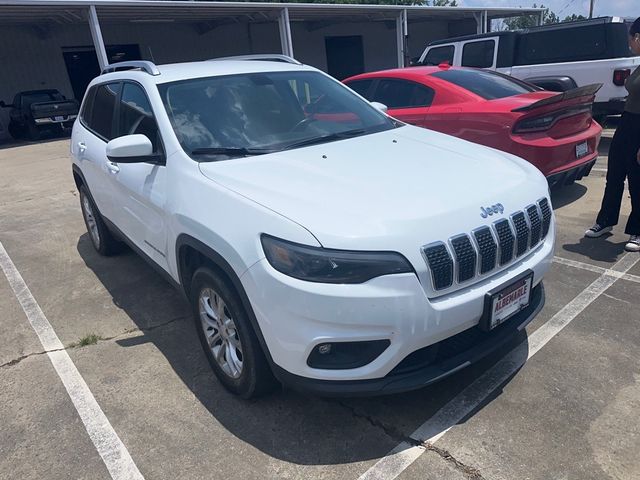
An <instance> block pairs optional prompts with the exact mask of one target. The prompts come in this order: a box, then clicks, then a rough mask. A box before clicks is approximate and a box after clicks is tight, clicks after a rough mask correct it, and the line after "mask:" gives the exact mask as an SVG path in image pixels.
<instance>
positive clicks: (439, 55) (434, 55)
mask: <svg viewBox="0 0 640 480" xmlns="http://www.w3.org/2000/svg"><path fill="white" fill-rule="evenodd" d="M454 53H455V47H454V46H453V45H446V46H444V47H435V48H432V49H431V50H429V52H428V53H427V56H426V57H425V59H424V62H422V64H423V65H440V64H441V63H445V62H446V63H448V64H449V65H453V55H454Z"/></svg>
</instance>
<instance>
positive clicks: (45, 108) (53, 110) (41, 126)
mask: <svg viewBox="0 0 640 480" xmlns="http://www.w3.org/2000/svg"><path fill="white" fill-rule="evenodd" d="M0 107H2V108H10V109H11V110H10V111H9V128H8V130H9V133H10V134H11V136H12V137H13V138H16V139H18V138H28V139H30V140H37V139H39V138H40V135H41V134H42V133H43V132H44V131H53V133H54V134H56V133H58V134H60V133H64V132H65V131H67V129H70V128H71V127H73V122H74V120H75V119H76V117H77V116H78V108H79V105H78V102H77V101H76V100H73V99H67V98H66V97H65V96H64V95H63V94H62V93H60V92H59V91H58V90H55V89H47V90H28V91H24V92H19V93H17V94H16V95H15V96H14V97H13V102H12V103H10V104H7V103H5V102H4V101H0Z"/></svg>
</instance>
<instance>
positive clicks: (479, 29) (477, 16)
mask: <svg viewBox="0 0 640 480" xmlns="http://www.w3.org/2000/svg"><path fill="white" fill-rule="evenodd" d="M473 18H475V19H476V33H477V34H478V35H480V34H481V33H482V12H480V13H478V12H473Z"/></svg>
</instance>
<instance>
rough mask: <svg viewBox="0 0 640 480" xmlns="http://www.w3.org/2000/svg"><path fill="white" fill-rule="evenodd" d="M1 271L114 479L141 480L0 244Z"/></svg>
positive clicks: (118, 439) (127, 452)
mask: <svg viewBox="0 0 640 480" xmlns="http://www.w3.org/2000/svg"><path fill="white" fill-rule="evenodd" d="M0 268H2V271H3V272H4V274H5V276H6V277H7V280H8V282H9V285H10V286H11V289H12V290H13V293H14V294H15V296H16V298H17V299H18V302H19V303H20V305H21V306H22V310H23V311H24V313H25V315H26V316H27V319H28V320H29V323H30V324H31V327H32V328H33V330H34V331H35V332H36V334H37V335H38V338H39V339H40V343H42V346H43V348H44V349H45V351H46V352H47V355H48V356H49V360H50V361H51V363H52V364H53V367H54V368H55V370H56V372H57V373H58V376H59V377H60V380H61V381H62V383H63V385H64V387H65V389H66V390H67V393H68V394H69V397H70V398H71V401H72V402H73V405H74V407H75V409H76V411H77V412H78V415H79V416H80V419H81V420H82V423H83V424H84V426H85V429H86V430H87V433H88V434H89V437H90V438H91V441H92V442H93V444H94V446H95V447H96V450H97V451H98V453H99V454H100V457H101V458H102V461H103V462H104V464H105V465H106V467H107V470H108V471H109V474H110V475H111V478H112V479H113V480H144V477H143V476H142V474H141V473H140V471H139V470H138V467H137V466H136V464H135V463H134V462H133V459H132V458H131V455H130V454H129V451H128V450H127V448H126V447H125V446H124V444H123V443H122V441H121V440H120V437H118V434H117V433H116V432H115V430H114V429H113V427H112V426H111V424H110V423H109V420H108V419H107V417H106V415H105V414H104V412H103V411H102V409H101V408H100V405H98V402H97V401H96V399H95V398H94V396H93V394H92V393H91V390H89V387H88V386H87V384H86V383H85V381H84V379H83V378H82V376H81V375H80V372H78V369H77V368H76V366H75V365H74V363H73V361H72V360H71V357H69V354H68V353H67V352H66V350H64V345H62V342H61V341H60V339H59V338H58V335H56V332H55V331H54V330H53V327H52V326H51V324H50V323H49V321H48V320H47V317H46V316H45V315H44V313H43V312H42V310H41V308H40V306H39V305H38V302H36V299H35V298H34V297H33V295H32V294H31V291H30V290H29V287H28V286H27V284H26V283H25V281H24V279H23V278H22V275H20V272H19V271H18V269H17V268H16V266H15V265H14V263H13V261H12V260H11V258H10V257H9V254H8V253H7V251H6V250H5V248H4V245H2V242H0Z"/></svg>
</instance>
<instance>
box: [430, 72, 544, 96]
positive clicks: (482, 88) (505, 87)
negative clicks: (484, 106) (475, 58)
mask: <svg viewBox="0 0 640 480" xmlns="http://www.w3.org/2000/svg"><path fill="white" fill-rule="evenodd" d="M432 76H434V77H436V78H439V79H441V80H445V81H447V82H450V83H453V84H454V85H458V86H459V87H462V88H464V89H466V90H469V91H470V92H472V93H475V94H476V95H478V96H480V97H482V98H484V99H486V100H495V99H498V98H506V97H513V96H515V95H522V94H523V93H529V92H535V91H536V89H535V87H533V86H531V87H530V86H529V85H527V84H526V83H524V82H520V81H517V80H512V79H510V78H509V77H507V76H506V75H500V74H497V73H494V72H488V71H486V70H443V71H441V72H436V73H433V74H432Z"/></svg>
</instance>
